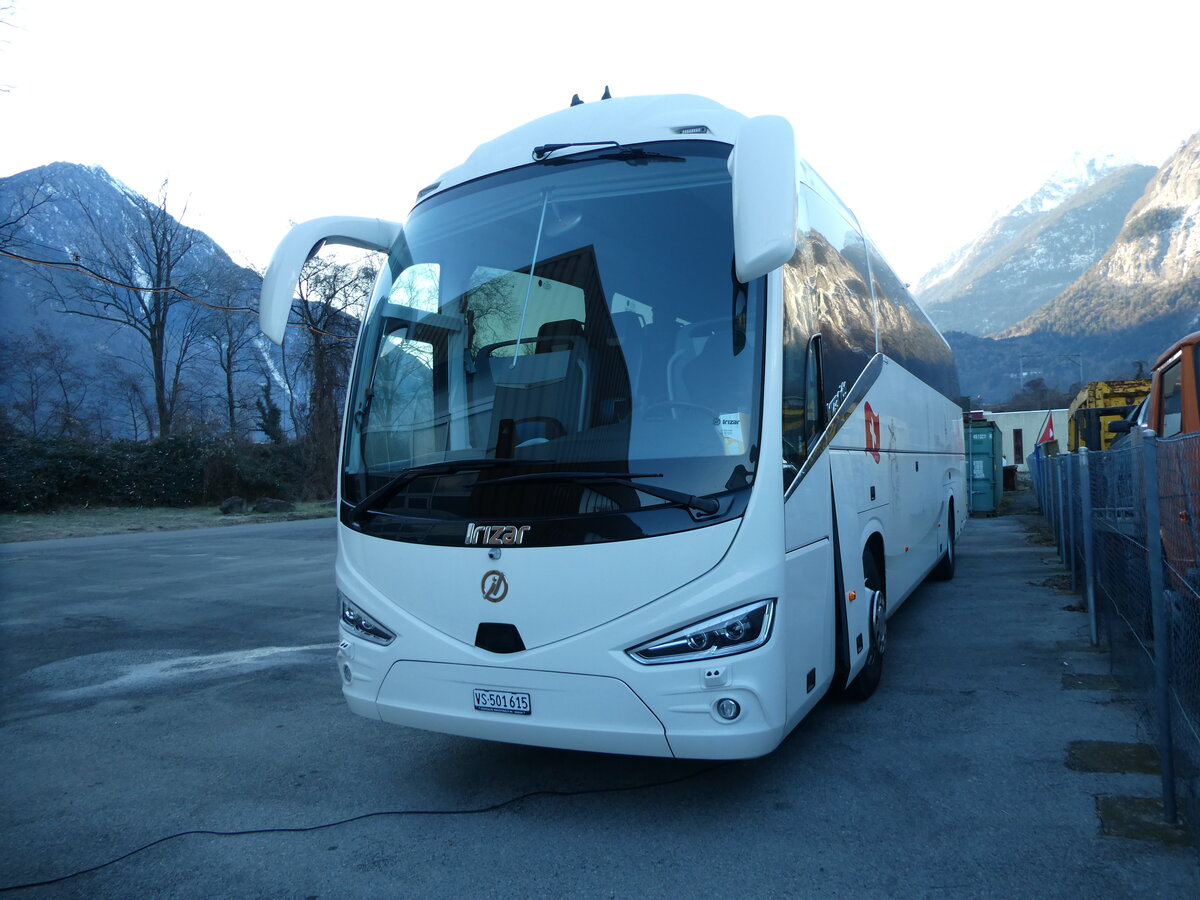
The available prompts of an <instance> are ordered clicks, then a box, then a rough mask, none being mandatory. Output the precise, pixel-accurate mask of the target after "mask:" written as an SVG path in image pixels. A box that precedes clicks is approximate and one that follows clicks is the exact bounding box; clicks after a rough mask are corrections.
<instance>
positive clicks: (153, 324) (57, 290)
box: [0, 162, 261, 437]
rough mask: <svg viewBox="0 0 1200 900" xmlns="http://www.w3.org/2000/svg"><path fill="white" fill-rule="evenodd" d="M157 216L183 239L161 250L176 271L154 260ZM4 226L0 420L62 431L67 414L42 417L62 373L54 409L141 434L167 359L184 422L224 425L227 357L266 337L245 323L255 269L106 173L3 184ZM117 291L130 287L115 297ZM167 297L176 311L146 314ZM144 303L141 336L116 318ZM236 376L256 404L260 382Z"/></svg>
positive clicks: (92, 169) (58, 168)
mask: <svg viewBox="0 0 1200 900" xmlns="http://www.w3.org/2000/svg"><path fill="white" fill-rule="evenodd" d="M151 218H155V219H156V221H158V222H159V223H160V224H162V226H163V227H164V228H165V229H166V231H167V232H169V233H170V234H171V235H172V237H171V238H170V239H171V240H174V241H177V244H175V245H174V246H175V248H176V251H172V252H171V253H168V254H166V256H170V257H171V260H170V263H169V268H166V267H164V266H162V265H161V263H162V262H163V259H164V258H165V257H164V255H163V254H161V253H158V251H159V250H161V246H160V245H159V244H158V243H157V242H159V241H161V240H163V239H164V233H160V232H157V231H153V230H152V229H151V228H150V227H149V226H148V222H149V220H150V219H151ZM0 226H2V227H0V250H3V251H4V255H0V308H2V309H3V310H4V314H5V333H4V335H3V336H0V350H2V351H3V353H4V354H5V357H4V358H5V361H6V363H7V365H8V367H9V370H8V371H6V373H5V375H6V377H5V378H4V379H3V381H0V424H3V417H4V412H5V411H8V413H9V414H12V415H15V416H19V417H21V427H22V428H23V429H24V430H26V431H29V432H31V433H38V430H39V429H40V428H42V427H43V425H45V423H46V422H48V421H50V420H52V419H53V420H54V421H56V422H57V423H58V425H59V426H61V425H62V422H63V415H62V414H59V413H55V412H53V411H51V412H45V410H46V409H47V408H49V407H47V404H48V402H49V401H47V399H46V396H45V394H46V391H45V379H46V377H47V373H51V374H52V373H53V372H54V371H55V370H57V371H58V372H60V373H61V374H63V375H64V377H63V378H60V379H58V381H59V382H60V384H59V385H58V386H56V388H55V391H56V392H57V394H61V395H62V396H59V397H57V399H55V400H54V402H53V403H52V404H50V406H51V407H53V408H55V409H67V410H69V411H70V417H74V418H75V419H80V418H81V417H83V416H86V418H87V421H88V425H87V430H89V431H91V432H93V433H101V434H111V435H113V436H115V437H130V436H132V437H145V436H146V433H147V429H148V427H149V425H148V424H147V423H150V422H153V421H155V418H156V417H155V416H154V415H153V414H152V412H150V410H153V408H154V406H155V403H156V402H157V400H158V398H157V397H156V396H155V394H154V392H153V390H150V389H148V388H147V387H146V383H147V378H146V373H147V372H149V371H151V370H152V369H153V367H154V366H155V365H156V364H158V365H161V361H165V363H166V364H167V365H168V366H169V367H170V369H171V371H170V373H169V377H170V378H171V379H173V381H172V390H173V396H172V403H173V407H174V408H177V416H178V418H179V420H180V421H184V420H188V421H208V420H209V419H212V418H214V417H218V421H219V416H220V415H221V412H220V410H221V394H222V385H223V384H224V383H225V380H226V379H225V373H224V372H222V371H221V370H220V369H219V363H218V359H219V357H220V354H221V352H223V351H222V350H221V349H220V348H221V346H222V342H224V344H225V345H227V344H228V343H229V341H230V340H231V338H230V334H231V330H236V332H237V334H236V336H235V339H236V340H237V341H239V342H241V343H243V344H245V343H246V342H248V341H251V340H253V337H247V335H251V336H253V335H256V333H257V323H256V322H253V321H252V319H253V317H252V316H251V315H249V314H248V312H249V310H251V309H252V308H253V306H254V305H255V300H256V298H257V294H258V290H259V287H260V284H261V279H260V278H259V276H258V275H257V273H255V272H253V271H252V270H250V269H246V268H243V267H241V266H238V265H236V264H235V263H234V262H233V261H232V260H231V259H230V258H229V256H228V254H226V253H225V251H224V250H222V249H221V247H219V246H218V245H217V244H216V243H215V242H214V241H213V240H212V239H211V238H209V237H208V236H207V235H205V234H203V233H202V232H199V231H195V230H193V229H190V228H186V227H184V226H181V225H180V224H179V223H178V222H177V221H176V220H175V219H174V218H173V217H172V216H170V214H169V213H167V212H166V211H165V209H163V208H162V207H161V206H160V204H157V203H155V202H154V201H151V200H148V199H147V198H145V197H143V196H142V195H141V194H139V193H138V192H137V191H135V190H133V189H132V188H130V187H128V186H127V185H125V184H123V183H122V182H120V181H119V180H117V179H116V178H113V177H112V176H111V175H109V173H108V172H106V171H105V170H104V169H102V168H100V167H98V166H82V165H76V164H73V163H65V162H57V163H52V164H50V165H47V166H41V167H39V168H36V169H30V170H29V171H26V172H21V173H19V174H16V175H12V176H10V177H8V178H2V179H0ZM156 267H158V268H159V271H155V269H156ZM121 284H131V285H133V286H134V289H133V290H125V289H122V288H119V287H115V286H116V285H121ZM149 288H159V290H157V291H152V290H147V289H149ZM172 289H173V290H172ZM164 297H167V298H169V300H170V302H171V303H175V304H177V305H176V306H174V307H173V309H172V310H171V312H170V314H169V315H168V314H165V313H162V314H161V315H160V312H155V311H151V310H153V309H154V307H156V306H158V307H161V306H162V305H164V304H163V303H162V302H161V298H164ZM185 301H186V302H185ZM137 303H144V304H145V306H144V307H143V309H145V310H147V311H146V312H145V316H144V319H145V321H144V327H139V326H138V325H131V324H129V323H128V322H127V323H126V324H124V325H122V324H119V323H118V320H119V319H120V318H121V314H120V313H118V312H117V310H119V309H121V308H122V305H123V304H128V305H129V307H130V308H134V307H135V306H136V304H137ZM68 307H70V309H71V311H70V312H64V310H66V309H67V308H68ZM223 307H224V308H227V309H232V310H236V311H237V315H236V316H235V315H232V314H230V313H226V312H222V308H223ZM243 310H245V311H246V312H242V311H243ZM225 320H228V322H226V321H225ZM251 329H253V330H251ZM151 340H155V341H158V342H159V345H160V346H161V347H163V348H165V349H164V350H163V352H162V353H161V354H160V355H159V360H160V361H159V362H156V360H155V358H154V355H153V354H152V353H150V352H149V351H148V345H149V342H150V341H151ZM260 355H261V353H260ZM68 375H69V378H67V377H66V376H68ZM233 377H235V379H236V381H237V382H238V385H237V390H238V393H239V395H240V397H239V402H241V403H242V404H243V405H245V404H246V403H251V402H252V398H253V395H254V394H255V393H257V390H258V388H257V382H258V380H259V378H260V376H259V375H258V374H257V372H255V371H253V367H252V366H251V365H250V364H246V365H242V366H240V367H239V368H238V370H237V371H236V372H234V373H233ZM68 380H69V381H70V386H69V387H67V386H66V384H67V381H68ZM176 387H177V388H178V389H177V390H175V388H176ZM14 411H15V412H14ZM45 427H51V426H48V425H46V426H45ZM55 427H57V426H55Z"/></svg>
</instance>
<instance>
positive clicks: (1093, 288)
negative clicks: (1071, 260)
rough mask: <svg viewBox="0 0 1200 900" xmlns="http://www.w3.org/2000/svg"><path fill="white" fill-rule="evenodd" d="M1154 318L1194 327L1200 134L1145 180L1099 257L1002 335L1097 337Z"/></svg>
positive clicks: (1183, 329)
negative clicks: (1116, 231)
mask: <svg viewBox="0 0 1200 900" xmlns="http://www.w3.org/2000/svg"><path fill="white" fill-rule="evenodd" d="M1155 320H1159V321H1162V320H1166V321H1172V322H1175V323H1176V327H1177V328H1178V329H1180V331H1179V334H1180V335H1182V334H1186V333H1189V332H1190V331H1195V330H1196V329H1200V133H1197V134H1195V135H1193V136H1192V138H1191V139H1190V140H1189V141H1187V143H1185V144H1184V145H1183V146H1182V147H1180V148H1179V150H1178V152H1176V153H1175V155H1173V156H1172V157H1171V158H1170V159H1169V160H1167V162H1166V163H1165V164H1164V165H1163V167H1162V168H1161V169H1159V170H1158V173H1157V174H1156V175H1155V176H1154V177H1153V178H1152V179H1151V180H1150V182H1149V184H1148V185H1147V187H1146V190H1145V192H1144V193H1143V194H1142V196H1141V197H1140V198H1139V199H1138V201H1137V202H1136V203H1134V204H1133V207H1132V208H1131V209H1130V210H1129V213H1128V215H1127V216H1126V217H1125V220H1124V223H1123V226H1122V228H1121V232H1120V234H1119V235H1118V236H1117V238H1116V240H1115V241H1113V243H1112V245H1111V246H1109V247H1108V249H1107V251H1106V252H1105V253H1104V255H1103V256H1102V257H1101V258H1100V259H1099V260H1098V261H1097V262H1096V263H1095V264H1094V265H1093V266H1091V267H1090V268H1089V269H1088V270H1087V271H1086V272H1084V273H1083V274H1082V275H1081V276H1080V277H1079V278H1078V279H1077V280H1076V281H1075V282H1074V283H1073V284H1071V285H1070V287H1069V288H1067V289H1066V290H1064V291H1063V292H1062V293H1061V294H1059V295H1058V296H1057V297H1055V298H1054V300H1053V301H1051V302H1050V303H1048V304H1046V305H1045V306H1044V307H1042V308H1041V309H1039V310H1038V311H1037V312H1036V313H1034V314H1033V315H1031V316H1029V317H1028V318H1027V319H1025V320H1023V321H1022V322H1019V323H1018V324H1016V325H1015V326H1014V327H1012V328H1010V329H1008V330H1007V331H1006V332H1004V334H1003V335H1002V336H1005V337H1014V336H1017V335H1024V334H1032V333H1034V332H1038V331H1049V332H1056V333H1059V334H1065V335H1073V336H1080V335H1098V334H1106V333H1110V332H1114V331H1120V330H1122V329H1128V328H1136V327H1138V326H1141V325H1144V324H1146V323H1150V322H1153V321H1155Z"/></svg>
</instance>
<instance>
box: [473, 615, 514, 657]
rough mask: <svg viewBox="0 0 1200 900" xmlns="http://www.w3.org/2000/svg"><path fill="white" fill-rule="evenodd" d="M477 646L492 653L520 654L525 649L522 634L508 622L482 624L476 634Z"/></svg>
mask: <svg viewBox="0 0 1200 900" xmlns="http://www.w3.org/2000/svg"><path fill="white" fill-rule="evenodd" d="M475 646H476V647H478V648H479V649H480V650H488V651H490V652H492V653H520V652H521V651H522V650H524V649H525V642H524V641H523V640H521V632H519V631H517V626H516V625H509V624H508V623H506V622H480V623H479V630H478V631H476V632H475Z"/></svg>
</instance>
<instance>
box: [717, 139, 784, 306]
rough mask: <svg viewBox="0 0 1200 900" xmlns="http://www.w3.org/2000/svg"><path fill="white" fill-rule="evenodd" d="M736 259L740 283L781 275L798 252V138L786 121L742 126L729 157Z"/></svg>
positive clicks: (736, 269)
mask: <svg viewBox="0 0 1200 900" xmlns="http://www.w3.org/2000/svg"><path fill="white" fill-rule="evenodd" d="M729 174H730V177H731V178H732V179H733V254H734V267H735V271H736V273H737V278H738V281H741V282H743V283H745V282H749V281H753V280H754V279H755V278H758V277H760V276H762V275H766V274H767V273H768V272H770V271H772V270H773V269H777V268H779V267H780V266H782V265H783V264H784V263H785V262H787V261H788V260H789V259H791V258H792V255H793V254H794V253H795V252H796V219H797V213H798V204H799V200H798V197H797V193H796V138H795V136H794V135H793V133H792V126H791V125H790V124H789V123H788V121H787V119H784V118H781V117H779V116H757V117H755V118H753V119H749V120H747V121H746V122H745V123H743V125H742V127H741V129H740V130H739V131H738V136H737V141H736V142H735V143H734V146H733V152H732V153H731V154H730V155H729Z"/></svg>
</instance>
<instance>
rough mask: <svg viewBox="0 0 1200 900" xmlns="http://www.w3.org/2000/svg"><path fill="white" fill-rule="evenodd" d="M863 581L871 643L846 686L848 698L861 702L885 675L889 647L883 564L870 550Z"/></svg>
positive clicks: (867, 552)
mask: <svg viewBox="0 0 1200 900" xmlns="http://www.w3.org/2000/svg"><path fill="white" fill-rule="evenodd" d="M863 580H864V581H865V582H866V586H867V590H868V591H869V592H870V593H869V597H870V602H871V611H870V618H871V643H870V646H869V647H868V649H867V661H866V662H865V663H864V664H863V667H862V669H860V670H859V673H858V675H857V676H856V677H855V679H854V680H853V681H852V682H850V684H849V685H847V686H846V692H845V696H846V699H848V700H858V701H862V700H866V699H867V698H869V697H870V696H871V695H872V694H874V693H875V689H876V688H877V687H879V680H880V679H881V678H882V677H883V654H884V652H885V651H886V650H887V599H886V595H885V594H884V592H883V586H884V583H885V580H884V575H883V564H882V563H880V562H879V561H878V560H877V559H876V558H875V553H874V552H873V551H871V550H869V549H868V550H867V551H866V552H864V553H863Z"/></svg>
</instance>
